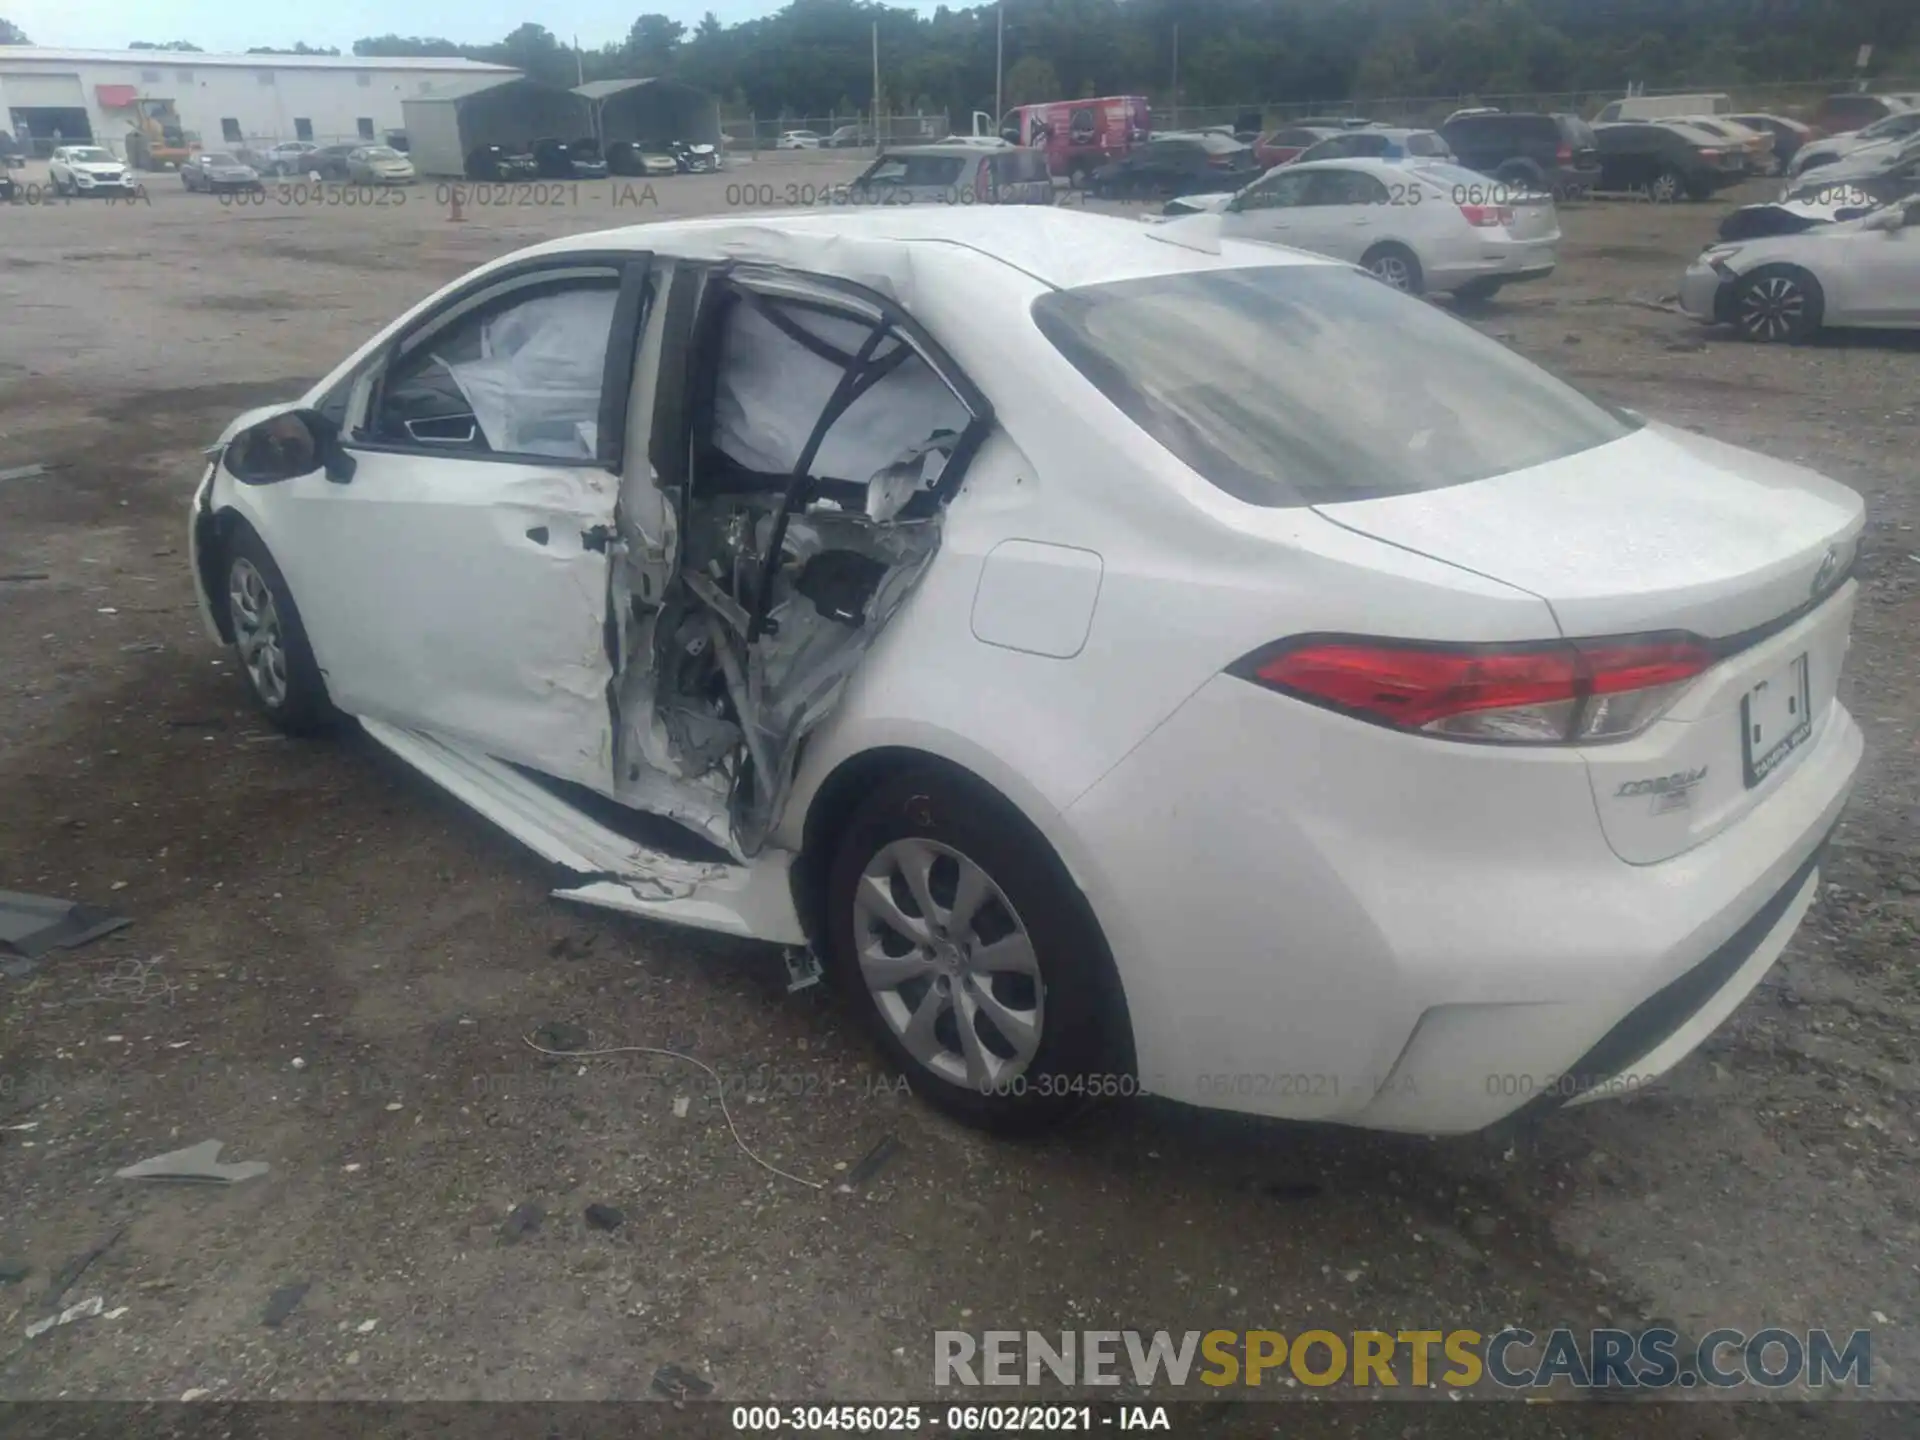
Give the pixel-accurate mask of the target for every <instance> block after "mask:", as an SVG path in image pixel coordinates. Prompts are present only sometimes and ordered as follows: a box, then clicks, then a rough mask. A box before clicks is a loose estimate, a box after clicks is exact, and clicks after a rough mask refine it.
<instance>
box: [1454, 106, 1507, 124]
mask: <svg viewBox="0 0 1920 1440" xmlns="http://www.w3.org/2000/svg"><path fill="white" fill-rule="evenodd" d="M1504 114H1506V111H1504V110H1502V109H1501V108H1500V107H1499V106H1498V105H1469V106H1467V107H1466V109H1464V110H1455V111H1454V112H1453V113H1452V114H1451V115H1449V116H1447V118H1446V119H1444V120H1442V121H1441V122H1440V123H1441V124H1442V125H1451V124H1452V123H1453V122H1454V121H1456V120H1464V119H1466V118H1467V117H1468V116H1469V115H1504Z"/></svg>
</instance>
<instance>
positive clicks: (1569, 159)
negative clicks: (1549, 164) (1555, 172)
mask: <svg viewBox="0 0 1920 1440" xmlns="http://www.w3.org/2000/svg"><path fill="white" fill-rule="evenodd" d="M1553 158H1554V161H1555V162H1556V163H1557V164H1561V165H1571V164H1572V163H1573V147H1572V146H1571V145H1562V146H1561V147H1560V148H1559V149H1558V150H1555V151H1554V152H1553Z"/></svg>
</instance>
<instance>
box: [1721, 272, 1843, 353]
mask: <svg viewBox="0 0 1920 1440" xmlns="http://www.w3.org/2000/svg"><path fill="white" fill-rule="evenodd" d="M1825 303H1826V298H1825V296H1823V295H1822V294H1821V293H1820V282H1819V281H1817V280H1815V279H1814V278H1813V276H1811V275H1809V274H1808V273H1807V272H1806V271H1804V270H1801V269H1797V268H1796V267H1794V266H1791V265H1764V266H1762V267H1761V268H1760V269H1758V270H1756V271H1754V272H1753V273H1752V274H1751V275H1748V276H1746V277H1745V278H1744V279H1742V280H1741V281H1740V284H1739V287H1738V288H1737V289H1736V290H1735V291H1734V295H1733V323H1734V325H1735V326H1736V327H1738V329H1739V331H1740V333H1741V334H1742V335H1744V336H1746V338H1747V339H1749V340H1755V341H1758V342H1760V343H1761V344H1770V343H1778V342H1782V341H1784V342H1786V343H1787V344H1790V345H1797V344H1800V343H1802V342H1804V341H1806V340H1809V339H1811V338H1812V337H1813V336H1814V334H1815V333H1816V332H1817V331H1818V330H1819V329H1820V314H1821V311H1822V309H1823V308H1824V307H1825Z"/></svg>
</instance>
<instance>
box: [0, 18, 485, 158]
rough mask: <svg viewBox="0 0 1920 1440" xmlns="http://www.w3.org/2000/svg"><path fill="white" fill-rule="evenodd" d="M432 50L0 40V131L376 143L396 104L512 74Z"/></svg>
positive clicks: (119, 142) (26, 143) (118, 138)
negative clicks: (73, 46)
mask: <svg viewBox="0 0 1920 1440" xmlns="http://www.w3.org/2000/svg"><path fill="white" fill-rule="evenodd" d="M519 73H520V72H519V71H517V70H514V69H511V68H509V67H507V66H504V65H487V64H482V63H481V62H479V61H477V60H459V59H443V58H439V57H418V58H416V57H411V56H408V57H397V56H373V55H207V54H200V53H198V52H194V51H176V50H56V49H51V48H48V47H45V46H39V45H0V130H7V131H10V132H11V133H12V134H13V136H14V138H15V140H17V141H18V142H19V144H20V147H21V148H22V149H23V150H29V151H32V152H34V153H38V154H42V155H44V154H46V153H47V152H48V151H49V150H50V149H51V148H52V146H54V145H55V144H75V143H77V142H80V141H87V140H90V141H92V142H93V143H94V144H96V145H104V146H106V147H107V148H108V149H109V150H112V151H113V152H114V153H115V154H116V155H119V156H122V157H123V158H124V157H126V154H127V145H126V141H127V137H128V135H129V134H132V133H135V132H141V131H144V132H146V133H150V134H152V135H153V136H154V138H155V139H156V140H158V139H159V138H160V133H159V132H160V131H161V130H165V131H168V132H172V131H176V130H177V131H180V132H184V137H185V139H186V141H187V142H188V143H189V144H193V143H197V144H198V145H200V146H201V147H203V148H205V149H209V150H217V149H220V148H222V147H229V148H231V147H239V146H264V145H270V144H272V143H273V142H275V141H277V140H312V141H314V142H315V143H316V144H320V145H335V144H346V143H348V142H350V141H354V140H380V139H383V138H384V137H385V135H386V133H387V132H388V131H390V130H399V129H402V128H403V127H404V125H405V123H406V122H405V119H404V115H403V112H402V109H401V106H402V104H403V103H404V102H405V101H407V100H412V99H419V98H421V97H423V96H434V95H457V94H461V93H464V92H465V91H467V90H469V89H472V88H474V87H476V86H479V85H487V84H491V83H494V82H496V81H499V80H502V79H506V78H510V77H513V76H516V75H518V74H519Z"/></svg>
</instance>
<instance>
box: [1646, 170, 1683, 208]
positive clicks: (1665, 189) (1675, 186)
mask: <svg viewBox="0 0 1920 1440" xmlns="http://www.w3.org/2000/svg"><path fill="white" fill-rule="evenodd" d="M1648 194H1650V195H1651V196H1652V197H1653V201H1654V203H1655V204H1656V205H1671V204H1672V203H1673V202H1674V201H1675V200H1678V199H1679V198H1680V177H1679V176H1678V175H1676V174H1674V173H1673V171H1671V170H1662V171H1661V172H1660V173H1659V174H1658V175H1656V176H1654V177H1653V185H1652V187H1651V188H1650V189H1649V191H1648Z"/></svg>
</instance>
